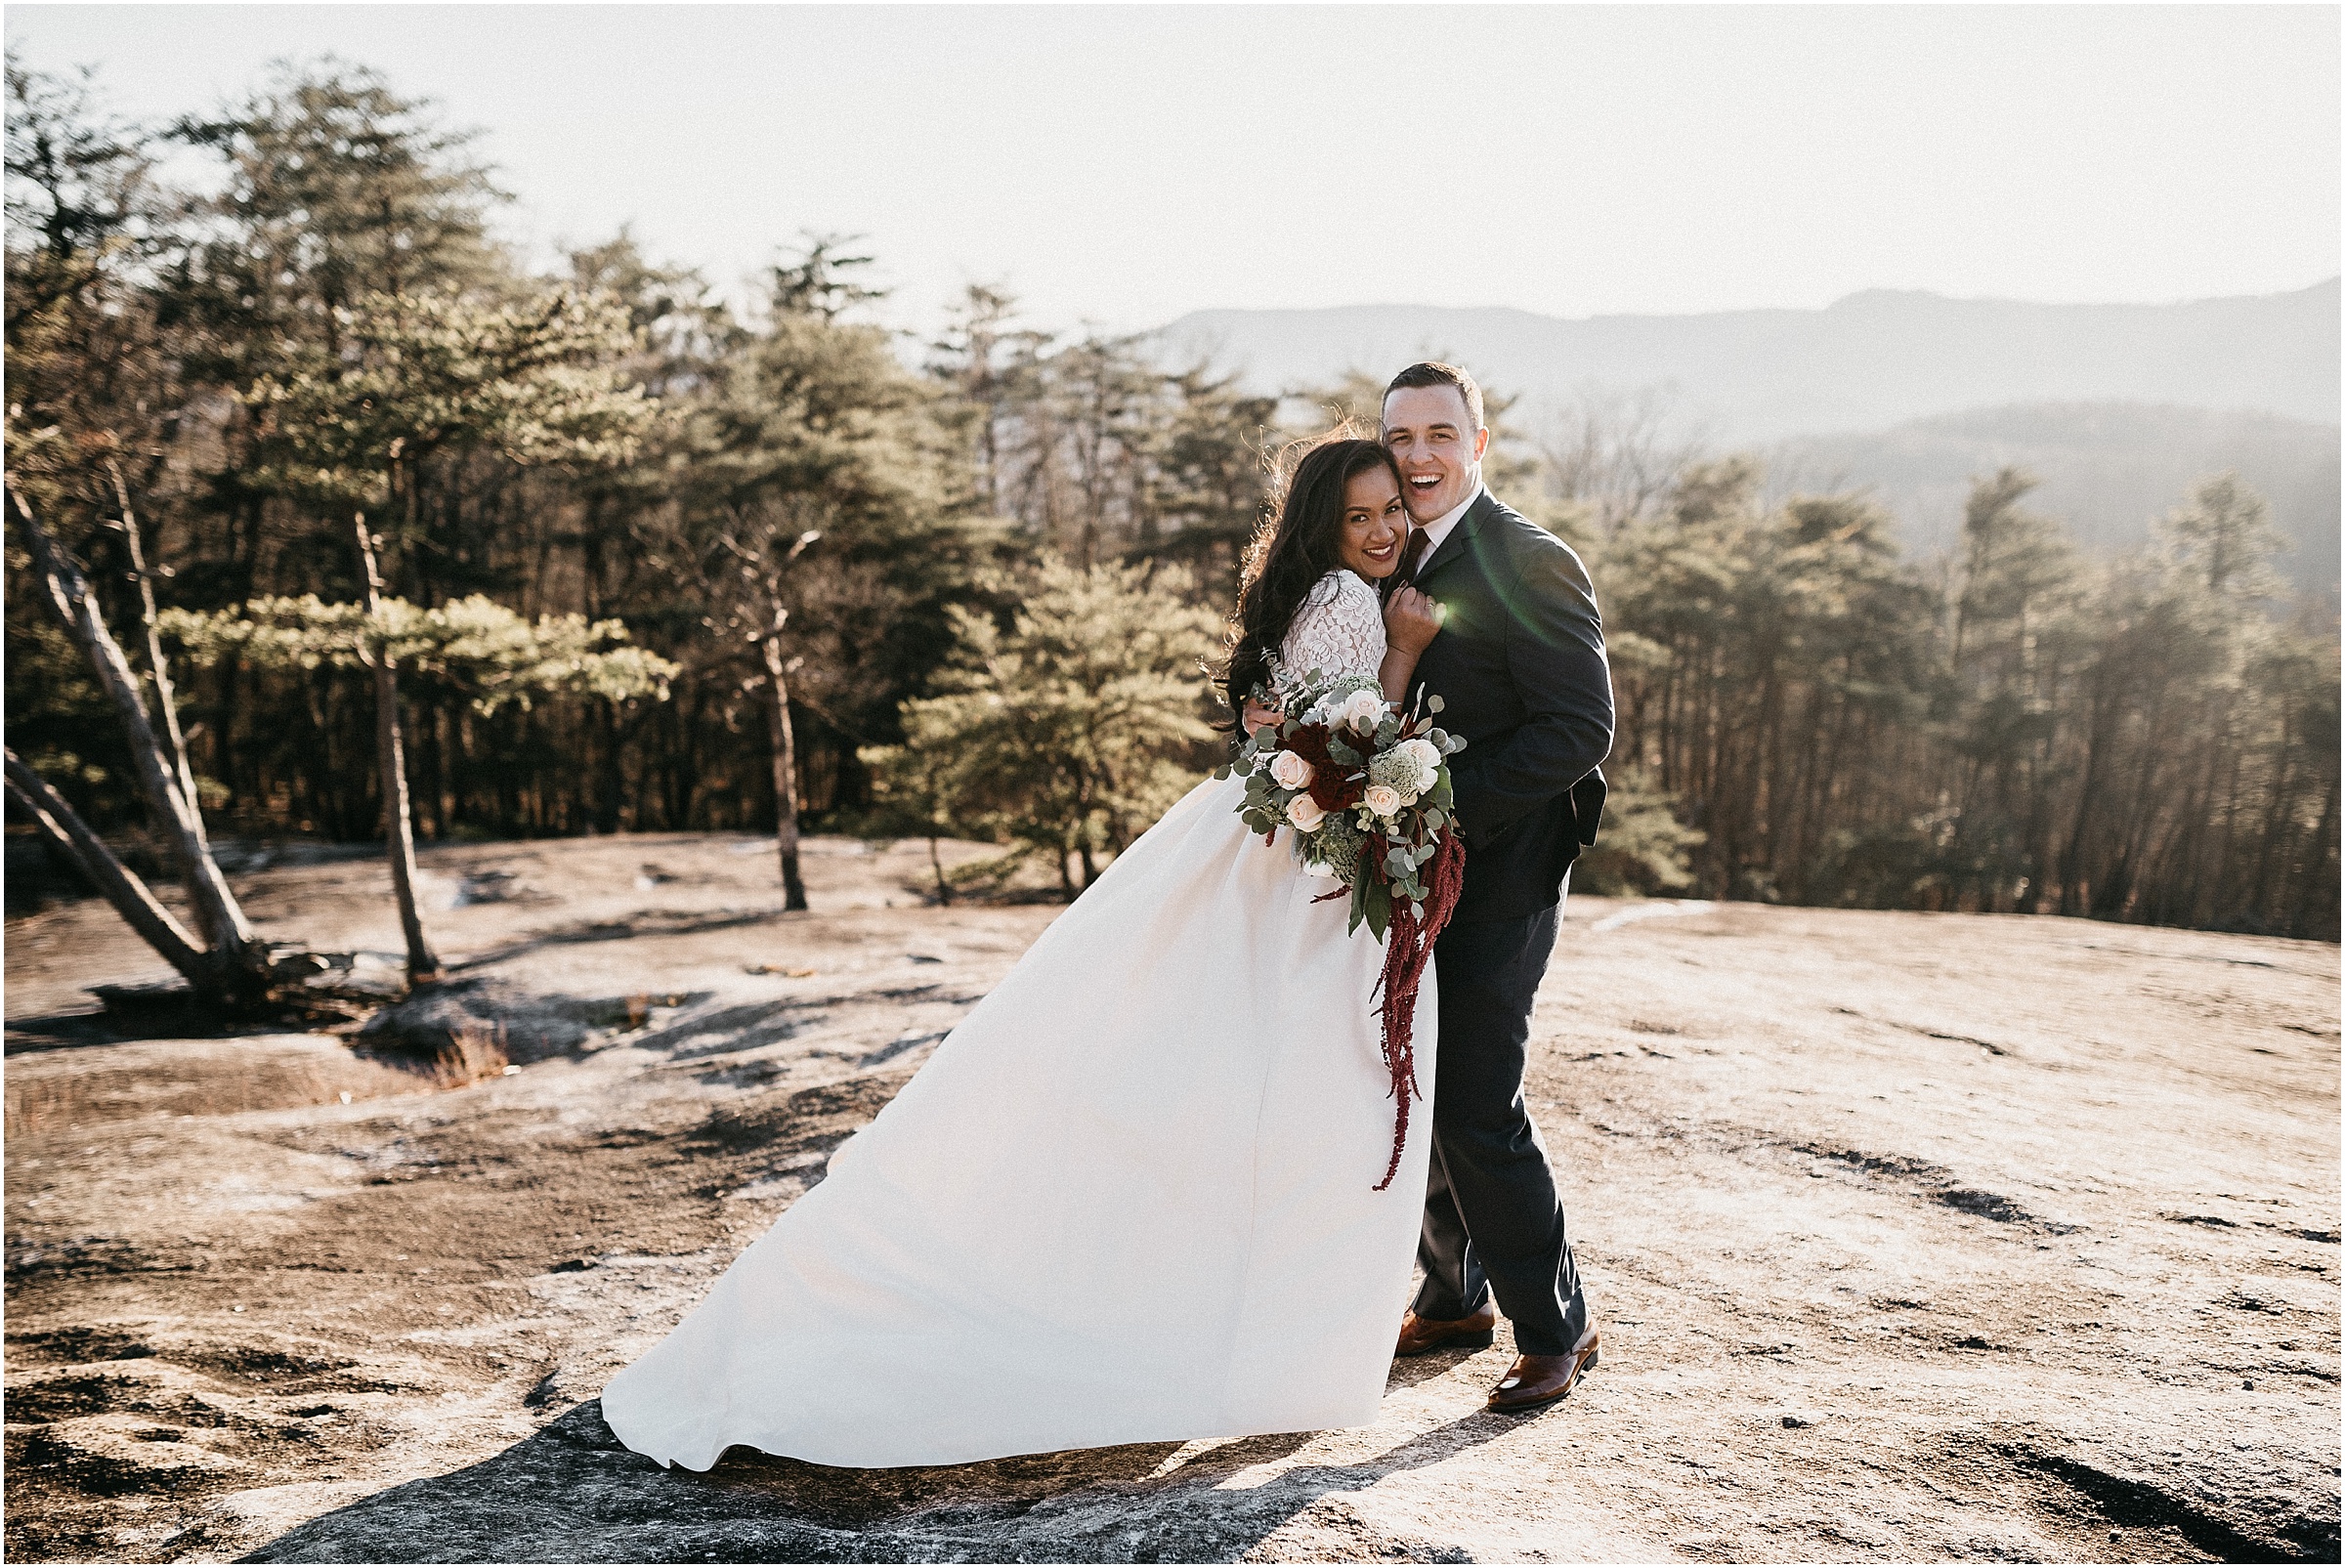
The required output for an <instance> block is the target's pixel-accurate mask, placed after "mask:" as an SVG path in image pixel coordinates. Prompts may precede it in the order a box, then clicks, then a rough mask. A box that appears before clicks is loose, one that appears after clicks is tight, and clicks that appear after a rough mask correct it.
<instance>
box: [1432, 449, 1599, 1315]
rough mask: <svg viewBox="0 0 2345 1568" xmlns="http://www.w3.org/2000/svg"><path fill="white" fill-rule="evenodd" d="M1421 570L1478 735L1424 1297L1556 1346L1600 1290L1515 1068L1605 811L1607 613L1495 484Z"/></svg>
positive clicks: (1459, 694) (1441, 1079)
mask: <svg viewBox="0 0 2345 1568" xmlns="http://www.w3.org/2000/svg"><path fill="white" fill-rule="evenodd" d="M1413 580H1414V582H1415V583H1416V585H1417V586H1418V587H1419V588H1421V589H1423V590H1424V591H1425V592H1426V593H1428V594H1429V595H1430V596H1431V597H1432V598H1434V599H1435V600H1437V601H1439V602H1440V603H1441V605H1442V606H1443V607H1444V608H1445V609H1446V610H1447V611H1448V617H1447V619H1446V620H1445V621H1444V623H1443V625H1442V629H1441V633H1440V635H1439V636H1437V637H1435V638H1434V639H1433V641H1432V644H1431V646H1430V647H1428V649H1427V650H1426V651H1425V654H1424V656H1423V657H1421V658H1420V659H1419V660H1418V663H1417V674H1416V686H1415V690H1418V691H1426V692H1432V693H1435V694H1438V695H1439V697H1440V698H1441V699H1442V703H1443V706H1442V710H1441V713H1440V715H1439V716H1438V718H1437V719H1436V720H1435V722H1436V723H1438V724H1440V725H1441V727H1442V728H1444V729H1446V730H1449V731H1450V732H1452V733H1453V734H1457V735H1461V736H1464V737H1465V738H1466V741H1467V748H1466V750H1465V751H1463V752H1462V753H1460V754H1459V755H1458V756H1457V757H1456V758H1454V759H1453V760H1452V762H1451V765H1450V766H1451V777H1452V779H1453V781H1454V783H1455V785H1456V792H1457V815H1458V824H1459V826H1460V829H1461V830H1462V831H1463V833H1464V835H1465V839H1466V888H1465V892H1464V894H1463V895H1462V896H1461V897H1460V899H1459V901H1458V907H1457V912H1456V913H1455V914H1454V915H1453V916H1452V917H1451V919H1450V923H1449V926H1448V928H1447V929H1446V930H1444V931H1443V932H1442V934H1441V938H1440V941H1439V943H1438V945H1437V946H1436V947H1435V948H1434V956H1435V966H1436V969H1437V984H1438V986H1439V988H1440V996H1441V1011H1440V1031H1441V1032H1440V1040H1439V1044H1438V1047H1437V1050H1436V1060H1435V1068H1434V1082H1433V1149H1432V1168H1431V1174H1430V1176H1429V1178H1428V1183H1427V1192H1426V1205H1425V1229H1424V1233H1423V1236H1422V1239H1421V1241H1420V1243H1419V1246H1418V1254H1417V1255H1418V1261H1419V1262H1421V1263H1423V1264H1424V1266H1425V1275H1426V1278H1425V1285H1424V1287H1423V1288H1422V1289H1421V1290H1420V1291H1419V1292H1418V1295H1417V1300H1416V1303H1415V1311H1416V1312H1417V1314H1418V1316H1420V1317H1422V1318H1428V1319H1435V1320H1443V1321H1447V1320H1454V1319H1461V1318H1465V1317H1468V1316H1470V1315H1471V1314H1472V1313H1474V1312H1477V1311H1479V1310H1480V1309H1481V1306H1482V1303H1483V1302H1484V1300H1485V1299H1487V1297H1488V1296H1489V1295H1491V1294H1493V1293H1495V1294H1496V1295H1497V1297H1498V1306H1499V1310H1500V1311H1502V1312H1504V1313H1505V1314H1506V1315H1507V1317H1508V1318H1509V1319H1511V1320H1512V1321H1513V1322H1514V1340H1515V1347H1516V1349H1517V1350H1519V1351H1521V1352H1523V1353H1525V1354H1530V1355H1551V1356H1552V1355H1562V1354H1564V1353H1566V1352H1567V1351H1569V1350H1570V1349H1571V1348H1572V1346H1573V1345H1574V1344H1576V1343H1577V1342H1578V1341H1579V1338H1580V1335H1582V1333H1583V1332H1584V1331H1585V1330H1586V1329H1587V1327H1588V1307H1587V1302H1586V1301H1585V1299H1584V1298H1583V1296H1582V1294H1581V1291H1580V1279H1579V1271H1578V1269H1577V1267H1575V1266H1574V1264H1573V1262H1572V1257H1571V1246H1570V1243H1569V1242H1568V1241H1567V1240H1566V1238H1565V1236H1564V1230H1563V1209H1562V1206H1561V1204H1560V1203H1559V1202H1558V1201H1557V1200H1556V1185H1555V1177H1554V1175H1553V1174H1552V1172H1551V1171H1550V1170H1549V1168H1548V1163H1547V1150H1546V1148H1545V1146H1544V1145H1543V1144H1542V1143H1541V1142H1540V1139H1539V1131H1538V1128H1537V1127H1535V1126H1533V1125H1532V1123H1531V1117H1530V1111H1529V1108H1528V1107H1527V1106H1526V1105H1525V1104H1524V1102H1523V1095H1522V1076H1523V1065H1524V1050H1525V1046H1526V1044H1527V1042H1528V1041H1529V1038H1530V1020H1531V1002H1532V999H1533V997H1534V996H1535V995H1536V994H1537V992H1538V990H1539V981H1540V977H1541V976H1542V975H1544V974H1545V973H1546V971H1547V960H1548V955H1549V954H1550V953H1552V952H1553V951H1554V949H1555V945H1556V911H1557V905H1558V903H1559V901H1560V900H1561V898H1562V893H1563V886H1564V882H1565V879H1566V877H1567V876H1568V874H1569V872H1570V869H1571V863H1572V860H1573V859H1574V858H1575V857H1576V856H1577V855H1578V854H1579V852H1580V849H1581V846H1583V845H1585V844H1591V843H1594V842H1595V841H1596V826H1597V820H1598V817H1599V815H1600V814H1601V812H1602V809H1603V802H1604V779H1603V775H1602V774H1601V773H1599V772H1598V771H1597V766H1598V764H1599V763H1600V762H1602V761H1603V760H1604V756H1605V753H1606V752H1608V751H1609V750H1610V749H1611V745H1612V680H1611V675H1610V673H1609V671H1608V670H1607V669H1606V668H1605V665H1604V640H1603V625H1602V621H1601V619H1600V617H1599V615H1598V614H1597V608H1596V591H1595V589H1594V588H1593V587H1592V586H1591V585H1590V584H1589V581H1588V572H1587V570H1586V569H1585V568H1584V567H1582V566H1581V564H1580V558H1579V557H1578V556H1577V555H1576V554H1574V553H1573V552H1572V550H1571V548H1570V546H1568V545H1566V544H1564V543H1563V542H1562V541H1561V540H1559V539H1557V538H1556V536H1555V535H1554V534H1552V533H1549V532H1548V531H1547V530H1544V529H1541V528H1538V527H1536V526H1535V525H1533V524H1531V523H1530V522H1528V521H1526V520H1525V519H1524V518H1523V517H1522V516H1521V515H1520V514H1518V513H1516V512H1514V510H1512V509H1511V508H1509V507H1506V506H1503V505H1501V504H1499V502H1498V501H1497V499H1496V498H1494V497H1493V496H1491V495H1490V493H1489V492H1488V491H1486V490H1485V491H1483V492H1482V494H1481V495H1480V496H1479V497H1478V498H1477V499H1476V500H1475V501H1474V503H1473V504H1472V505H1471V507H1469V508H1468V509H1467V511H1466V514H1465V516H1463V517H1461V518H1460V519H1459V520H1458V521H1457V523H1456V525H1455V526H1454V527H1452V528H1451V530H1450V531H1449V533H1448V535H1447V536H1446V537H1445V538H1443V539H1442V541H1441V544H1440V546H1439V548H1437V549H1435V550H1434V551H1433V552H1432V553H1431V554H1430V555H1429V556H1428V557H1427V558H1426V559H1425V560H1424V561H1422V562H1421V563H1419V564H1418V567H1417V570H1416V572H1415V573H1414V576H1413Z"/></svg>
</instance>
